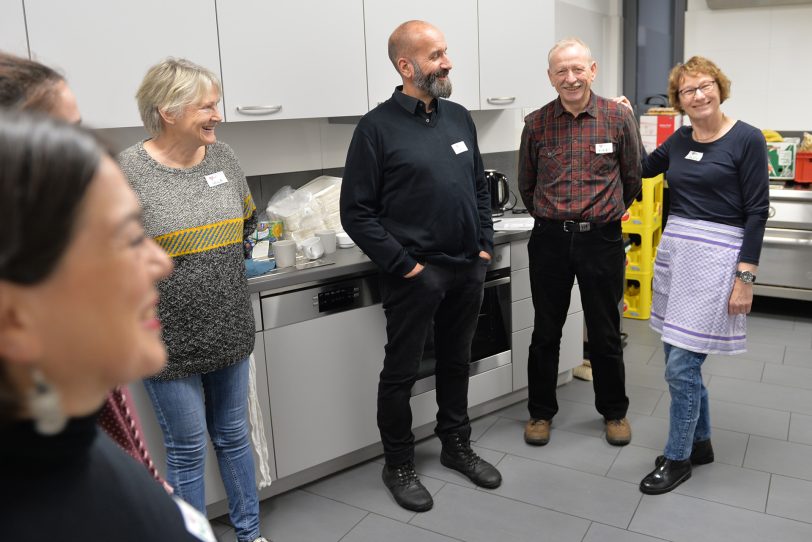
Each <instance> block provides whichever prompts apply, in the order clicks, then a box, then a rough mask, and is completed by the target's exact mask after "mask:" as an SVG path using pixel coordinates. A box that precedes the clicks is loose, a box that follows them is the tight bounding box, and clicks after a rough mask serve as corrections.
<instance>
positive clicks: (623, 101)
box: [612, 96, 634, 112]
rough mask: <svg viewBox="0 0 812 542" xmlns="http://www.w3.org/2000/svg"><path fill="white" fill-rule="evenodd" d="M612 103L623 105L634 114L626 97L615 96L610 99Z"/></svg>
mask: <svg viewBox="0 0 812 542" xmlns="http://www.w3.org/2000/svg"><path fill="white" fill-rule="evenodd" d="M612 101H613V102H615V103H619V104H620V105H625V106H626V107H628V108H629V111H631V112H634V108H633V107H632V102H630V101H629V99H628V98H627V97H626V96H615V97H614V98H612Z"/></svg>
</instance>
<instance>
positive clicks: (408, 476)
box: [381, 462, 434, 512]
mask: <svg viewBox="0 0 812 542" xmlns="http://www.w3.org/2000/svg"><path fill="white" fill-rule="evenodd" d="M381 477H382V478H383V483H384V485H385V486H386V487H387V488H388V489H389V491H390V492H391V493H392V497H394V498H395V502H397V503H398V504H399V505H400V506H402V507H403V508H405V509H406V510H411V511H413V512H425V511H427V510H431V507H432V506H434V500H433V499H432V498H431V493H429V492H428V490H427V489H426V488H425V487H424V486H423V484H421V483H420V478H418V477H417V473H416V472H415V471H414V463H412V462H408V463H403V464H402V465H395V466H394V467H390V466H388V465H384V467H383V473H382V474H381Z"/></svg>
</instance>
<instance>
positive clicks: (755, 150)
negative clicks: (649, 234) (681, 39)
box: [590, 56, 769, 495]
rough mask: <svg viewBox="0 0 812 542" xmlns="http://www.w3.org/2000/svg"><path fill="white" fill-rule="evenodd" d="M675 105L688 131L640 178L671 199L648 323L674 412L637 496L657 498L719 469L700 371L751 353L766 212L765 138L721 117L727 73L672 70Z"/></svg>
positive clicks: (694, 67)
mask: <svg viewBox="0 0 812 542" xmlns="http://www.w3.org/2000/svg"><path fill="white" fill-rule="evenodd" d="M668 97H669V100H670V102H671V105H672V107H674V108H676V109H677V110H678V111H679V112H680V113H683V114H686V115H688V118H689V119H691V125H690V126H683V127H682V128H680V129H679V130H677V131H676V132H675V133H674V134H673V135H672V136H671V137H669V138H668V139H667V140H666V141H665V143H663V144H662V145H660V146H659V147H658V148H657V149H656V150H655V151H654V152H652V153H651V154H650V155H649V156H647V157H645V159H644V160H643V175H644V176H645V177H653V176H655V175H658V174H660V173H665V174H666V177H667V179H668V187H669V190H670V192H671V208H670V212H669V216H668V222H667V224H666V227H665V231H664V232H663V236H662V240H661V241H660V245H659V247H658V248H657V256H656V259H655V261H654V285H653V300H652V306H651V320H650V325H651V328H652V329H654V330H655V331H657V332H658V333H660V334H661V335H662V340H663V347H664V350H665V379H666V381H667V382H668V389H669V392H670V393H671V410H670V419H669V429H668V441H667V442H666V445H665V450H664V453H663V455H662V456H659V457H658V458H657V459H656V460H655V465H656V468H655V469H654V470H653V471H652V472H651V473H649V474H648V475H647V476H646V477H645V478H643V480H642V481H641V482H640V491H642V492H643V493H647V494H650V495H657V494H661V493H666V492H669V491H671V490H672V489H674V488H675V487H677V486H678V485H679V484H681V483H682V482H684V481H685V480H687V479H688V478H690V477H691V471H692V469H691V465H692V464H694V465H702V464H706V463H710V462H712V461H713V460H714V455H713V447H712V446H711V440H710V438H711V425H710V413H709V410H708V390H707V389H706V388H705V385H704V383H703V381H702V364H703V363H704V361H705V358H706V357H707V355H708V354H724V355H732V354H738V353H741V352H744V351H745V349H746V315H747V314H748V313H749V312H750V309H751V308H752V304H753V283H754V282H755V280H756V273H757V272H758V261H759V256H760V254H761V244H762V240H763V238H764V228H765V224H766V222H767V212H768V210H769V177H768V169H767V147H766V143H765V141H764V136H763V135H762V134H761V131H760V130H758V129H757V128H754V127H753V126H750V125H749V124H747V123H745V122H742V121H740V120H735V119H731V118H730V117H728V116H727V115H725V114H724V113H723V112H722V110H721V107H720V106H721V104H722V103H723V102H724V101H725V100H727V99H728V97H730V80H729V79H728V78H727V76H726V75H725V74H724V73H723V72H722V70H721V69H720V68H719V67H718V66H717V65H716V64H714V63H713V62H712V61H711V60H708V59H707V58H704V57H701V56H694V57H691V58H690V59H689V60H688V61H687V62H686V63H685V64H678V65H677V66H675V67H674V68H673V69H672V70H671V73H670V75H669V77H668ZM621 101H622V102H623V103H624V104H625V105H627V106H630V104H629V103H628V100H624V99H622V98H621ZM590 338H591V337H590Z"/></svg>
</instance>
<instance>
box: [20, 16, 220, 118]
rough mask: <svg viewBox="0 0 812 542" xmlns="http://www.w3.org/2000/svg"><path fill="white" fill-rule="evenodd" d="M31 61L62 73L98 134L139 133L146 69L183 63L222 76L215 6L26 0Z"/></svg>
mask: <svg viewBox="0 0 812 542" xmlns="http://www.w3.org/2000/svg"><path fill="white" fill-rule="evenodd" d="M25 14H26V21H27V23H28V39H29V43H30V46H31V55H32V58H34V59H36V60H38V61H40V62H44V63H46V64H48V65H50V66H53V67H55V68H57V69H59V70H60V71H61V72H62V73H64V75H65V77H66V78H67V79H68V83H69V84H70V85H71V87H72V88H73V90H74V92H75V93H76V96H77V98H78V100H79V109H80V110H81V112H82V118H83V121H84V122H85V123H86V124H88V125H90V126H92V127H94V128H111V127H121V126H140V125H141V117H140V116H139V114H138V107H137V105H136V102H135V92H136V91H137V90H138V86H139V85H140V84H141V80H142V79H143V77H144V74H145V73H146V71H147V69H148V68H149V67H150V66H152V65H154V64H157V63H158V62H159V61H161V60H162V59H164V58H166V57H167V56H174V57H183V58H187V59H189V60H191V61H193V62H196V63H198V64H201V65H203V66H205V67H206V68H208V69H210V70H212V71H213V72H214V73H216V74H218V75H219V74H220V57H219V54H218V49H217V18H216V15H215V9H214V0H206V1H201V0H172V1H171V2H167V1H166V0H139V1H138V2H110V1H109V0H81V1H74V2H54V1H53V0H25Z"/></svg>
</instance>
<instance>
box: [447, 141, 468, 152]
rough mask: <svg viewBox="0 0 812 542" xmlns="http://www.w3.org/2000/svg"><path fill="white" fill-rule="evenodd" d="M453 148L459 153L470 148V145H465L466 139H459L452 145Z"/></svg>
mask: <svg viewBox="0 0 812 542" xmlns="http://www.w3.org/2000/svg"><path fill="white" fill-rule="evenodd" d="M451 148H452V149H454V154H459V153H461V152H465V151H467V150H468V147H466V146H465V141H457V142H456V143H454V144H453V145H451Z"/></svg>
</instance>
